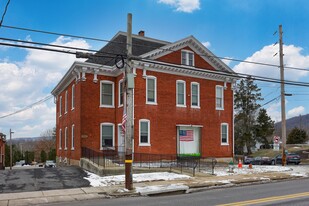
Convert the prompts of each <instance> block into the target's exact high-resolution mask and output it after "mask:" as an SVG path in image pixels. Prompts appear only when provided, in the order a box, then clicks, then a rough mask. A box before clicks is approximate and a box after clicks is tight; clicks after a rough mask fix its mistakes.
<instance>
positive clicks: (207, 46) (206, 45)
mask: <svg viewBox="0 0 309 206" xmlns="http://www.w3.org/2000/svg"><path fill="white" fill-rule="evenodd" d="M202 44H203V45H204V46H205V47H206V48H210V46H211V44H210V42H209V41H206V42H202Z"/></svg>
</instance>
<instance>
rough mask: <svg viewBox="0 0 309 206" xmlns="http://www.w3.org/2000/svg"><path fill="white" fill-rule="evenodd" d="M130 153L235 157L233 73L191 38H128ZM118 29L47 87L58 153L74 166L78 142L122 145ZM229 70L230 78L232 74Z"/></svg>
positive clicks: (122, 37)
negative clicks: (131, 87) (131, 108)
mask: <svg viewBox="0 0 309 206" xmlns="http://www.w3.org/2000/svg"><path fill="white" fill-rule="evenodd" d="M132 45H133V55H135V56H139V57H141V58H142V59H147V62H145V61H143V60H134V65H133V71H134V76H135V77H134V80H135V88H134V142H133V145H134V148H133V150H134V152H135V153H150V154H179V155H181V154H185V155H186V154H187V155H188V154H194V155H201V156H202V157H232V156H233V148H234V147H233V146H234V138H233V134H234V131H233V127H234V125H233V85H234V83H235V81H236V79H235V75H234V72H233V71H232V70H231V69H230V68H229V67H228V66H227V65H226V64H224V63H223V62H222V61H221V60H220V59H218V58H215V57H214V55H213V53H211V52H210V51H209V50H208V49H207V48H206V47H204V46H203V45H202V44H201V43H200V42H199V41H198V40H197V39H195V38H194V37H193V36H189V37H187V38H185V39H182V40H179V41H176V42H174V43H170V42H166V41H161V40H157V39H152V38H148V37H145V36H144V32H140V33H139V35H133V43H132ZM125 51H126V33H124V32H118V33H117V34H116V35H115V36H114V37H113V39H112V40H111V41H110V42H109V43H107V44H106V45H105V46H104V47H103V48H102V49H101V50H100V51H99V52H98V53H97V54H96V56H95V57H94V58H91V59H88V60H87V61H86V62H74V63H73V65H72V66H71V68H70V69H69V70H68V72H67V73H66V74H65V75H64V77H63V78H62V79H61V81H60V82H59V83H58V85H57V86H56V87H55V88H54V90H53V91H52V94H53V95H54V96H55V98H56V104H57V112H56V128H57V157H58V158H59V159H64V158H67V159H68V160H70V163H71V164H78V161H79V159H80V157H81V147H87V148H90V149H93V150H97V151H99V150H103V149H104V148H105V147H115V148H116V147H118V149H119V150H123V148H122V147H123V146H124V137H123V135H122V132H121V122H122V115H123V91H122V90H123V89H122V84H123V71H122V70H120V69H118V68H117V67H116V66H115V60H114V58H109V57H108V56H112V57H114V56H115V55H114V54H123V55H125ZM231 74H232V75H231Z"/></svg>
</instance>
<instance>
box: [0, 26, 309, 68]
mask: <svg viewBox="0 0 309 206" xmlns="http://www.w3.org/2000/svg"><path fill="white" fill-rule="evenodd" d="M2 27H4V28H9V29H17V30H24V31H30V32H37V33H43V34H51V35H59V36H67V37H73V38H81V39H87V40H93V41H100V42H107V43H115V44H127V43H124V42H117V41H114V40H105V39H99V38H93V37H86V36H80V35H72V34H65V33H57V32H50V31H43V30H37V29H29V28H23V27H16V26H9V25H2ZM132 45H133V46H141V47H150V48H154V49H158V50H161V51H172V52H175V51H177V50H173V49H164V48H157V47H154V46H151V45H141V44H132ZM197 54H198V55H200V56H205V57H208V58H217V59H223V60H230V61H235V62H242V63H248V64H255V65H261V66H269V67H277V68H279V67H280V66H279V65H276V64H270V63H263V62H255V61H248V60H240V59H234V58H229V57H219V56H215V55H206V54H200V53H197ZM284 68H285V69H293V70H299V71H306V72H309V69H305V68H299V67H290V66H285V67H284Z"/></svg>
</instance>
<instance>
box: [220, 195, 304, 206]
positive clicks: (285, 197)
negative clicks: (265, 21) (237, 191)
mask: <svg viewBox="0 0 309 206" xmlns="http://www.w3.org/2000/svg"><path fill="white" fill-rule="evenodd" d="M306 196H309V192H303V193H296V194H291V195H282V196H273V197H267V198H261V199H255V200H248V201H242V202H234V203H228V204H222V205H218V206H236V205H237V206H243V205H252V204H259V203H265V202H274V201H278V200H286V199H293V198H298V197H306Z"/></svg>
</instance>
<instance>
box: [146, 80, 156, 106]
mask: <svg viewBox="0 0 309 206" xmlns="http://www.w3.org/2000/svg"><path fill="white" fill-rule="evenodd" d="M148 79H153V80H154V102H149V101H148ZM146 104H152V105H157V77H155V76H147V77H146Z"/></svg>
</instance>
